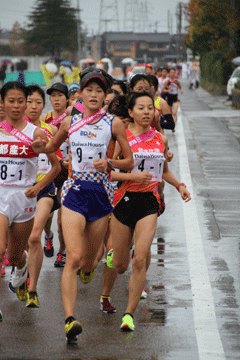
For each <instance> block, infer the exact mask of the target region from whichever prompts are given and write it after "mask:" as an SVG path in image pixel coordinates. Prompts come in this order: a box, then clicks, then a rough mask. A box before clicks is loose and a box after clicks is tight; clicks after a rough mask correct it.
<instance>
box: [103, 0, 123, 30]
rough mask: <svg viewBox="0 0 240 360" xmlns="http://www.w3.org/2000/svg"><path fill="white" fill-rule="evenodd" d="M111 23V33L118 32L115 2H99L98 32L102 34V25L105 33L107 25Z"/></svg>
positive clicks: (108, 0)
mask: <svg viewBox="0 0 240 360" xmlns="http://www.w3.org/2000/svg"><path fill="white" fill-rule="evenodd" d="M108 23H112V26H111V29H110V30H111V31H119V16H118V6H117V0H101V4H100V18H99V28H98V32H99V34H101V33H102V32H103V25H104V28H105V31H106V28H107V24H108Z"/></svg>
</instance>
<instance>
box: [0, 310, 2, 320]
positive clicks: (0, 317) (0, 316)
mask: <svg viewBox="0 0 240 360" xmlns="http://www.w3.org/2000/svg"><path fill="white" fill-rule="evenodd" d="M2 321H3V316H2V312H1V310H0V322H2Z"/></svg>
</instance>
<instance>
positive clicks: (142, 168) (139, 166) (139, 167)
mask: <svg viewBox="0 0 240 360" xmlns="http://www.w3.org/2000/svg"><path fill="white" fill-rule="evenodd" d="M144 163H145V159H143V160H142V161H141V163H140V164H139V165H138V169H139V170H140V171H144Z"/></svg>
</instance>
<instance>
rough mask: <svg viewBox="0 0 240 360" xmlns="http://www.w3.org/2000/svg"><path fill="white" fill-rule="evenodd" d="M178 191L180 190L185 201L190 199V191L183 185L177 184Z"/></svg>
mask: <svg viewBox="0 0 240 360" xmlns="http://www.w3.org/2000/svg"><path fill="white" fill-rule="evenodd" d="M179 192H180V195H181V197H182V199H183V200H185V202H188V201H189V200H191V195H190V192H189V191H188V190H187V189H186V188H185V186H184V185H181V186H179Z"/></svg>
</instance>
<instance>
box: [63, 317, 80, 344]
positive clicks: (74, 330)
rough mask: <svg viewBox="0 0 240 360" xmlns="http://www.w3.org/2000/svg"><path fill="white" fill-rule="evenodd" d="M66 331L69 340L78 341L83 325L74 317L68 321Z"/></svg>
mask: <svg viewBox="0 0 240 360" xmlns="http://www.w3.org/2000/svg"><path fill="white" fill-rule="evenodd" d="M64 331H65V334H66V337H67V341H69V342H71V341H76V340H77V335H79V334H81V332H82V325H81V324H80V322H78V321H76V320H75V319H74V320H72V321H71V322H67V323H66V325H65V327H64Z"/></svg>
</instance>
